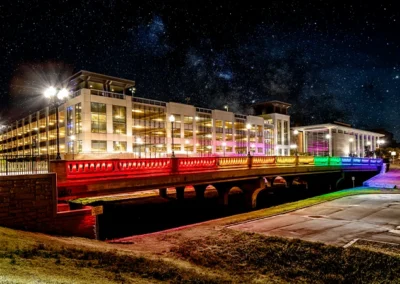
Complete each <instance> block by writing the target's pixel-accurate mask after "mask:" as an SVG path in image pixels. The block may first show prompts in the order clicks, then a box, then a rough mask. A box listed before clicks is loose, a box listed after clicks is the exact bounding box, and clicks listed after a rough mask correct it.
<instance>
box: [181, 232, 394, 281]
mask: <svg viewBox="0 0 400 284" xmlns="http://www.w3.org/2000/svg"><path fill="white" fill-rule="evenodd" d="M173 252H174V253H175V254H176V255H178V256H180V257H181V258H182V259H184V260H188V261H190V262H192V263H193V264H196V265H200V266H203V267H206V268H214V269H220V270H227V271H229V272H230V273H231V275H233V276H237V277H240V278H241V279H242V280H243V281H245V282H258V281H260V280H261V279H262V276H263V275H270V276H271V275H272V276H274V278H275V279H280V280H281V281H284V282H288V283H291V282H307V283H311V282H312V283H382V282H388V283H398V282H397V281H398V280H399V279H400V257H399V256H391V255H387V254H382V253H377V252H372V251H369V250H363V249H358V248H347V249H344V248H341V247H335V246H327V245H324V244H321V243H311V242H306V241H301V240H288V239H283V238H277V237H265V236H262V235H258V234H253V233H243V232H236V231H233V230H230V229H224V230H222V231H221V232H220V235H219V237H217V238H204V239H202V240H187V241H185V242H183V243H182V244H181V245H180V246H179V247H177V248H175V249H174V250H173Z"/></svg>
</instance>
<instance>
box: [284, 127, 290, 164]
mask: <svg viewBox="0 0 400 284" xmlns="http://www.w3.org/2000/svg"><path fill="white" fill-rule="evenodd" d="M283 144H284V145H289V127H288V121H284V122H283ZM285 156H286V155H285Z"/></svg>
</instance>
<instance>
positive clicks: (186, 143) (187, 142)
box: [185, 139, 189, 157]
mask: <svg viewBox="0 0 400 284" xmlns="http://www.w3.org/2000/svg"><path fill="white" fill-rule="evenodd" d="M185 145H186V157H189V147H188V145H189V140H187V139H186V140H185Z"/></svg>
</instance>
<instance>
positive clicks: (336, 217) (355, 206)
mask: <svg viewBox="0 0 400 284" xmlns="http://www.w3.org/2000/svg"><path fill="white" fill-rule="evenodd" d="M230 228H232V229H237V230H242V231H247V232H255V233H261V234H264V235H268V236H281V237H290V238H299V239H303V240H308V241H320V242H324V243H328V244H334V245H345V244H348V243H350V242H351V241H353V240H355V239H363V240H371V241H378V242H388V243H394V244H400V194H368V195H357V196H350V197H344V198H340V199H337V200H334V201H330V202H325V203H322V204H319V205H315V206H312V207H308V208H304V209H300V210H296V211H293V212H290V213H287V214H283V215H277V216H274V217H270V218H265V219H260V220H256V221H251V222H247V223H242V224H238V225H234V226H231V227H230Z"/></svg>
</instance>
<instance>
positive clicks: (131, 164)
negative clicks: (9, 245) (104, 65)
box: [51, 156, 382, 180]
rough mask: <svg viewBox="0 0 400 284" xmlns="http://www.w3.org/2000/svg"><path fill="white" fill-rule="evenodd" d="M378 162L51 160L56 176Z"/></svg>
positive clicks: (309, 159)
mask: <svg viewBox="0 0 400 284" xmlns="http://www.w3.org/2000/svg"><path fill="white" fill-rule="evenodd" d="M306 165H313V166H364V165H365V166H368V165H372V166H379V165H382V159H372V158H357V157H319V156H316V157H313V156H264V157H262V156H249V157H193V158H192V157H191V158H153V159H151V158H150V159H149V158H147V159H112V160H73V161H52V162H51V171H56V172H57V174H58V176H59V179H61V180H67V179H85V178H102V177H113V176H128V177H129V176H144V175H152V174H172V173H174V174H176V173H185V172H201V171H210V170H219V169H221V170H222V169H230V168H232V169H233V168H243V169H245V168H248V169H250V168H252V167H276V166H306Z"/></svg>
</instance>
